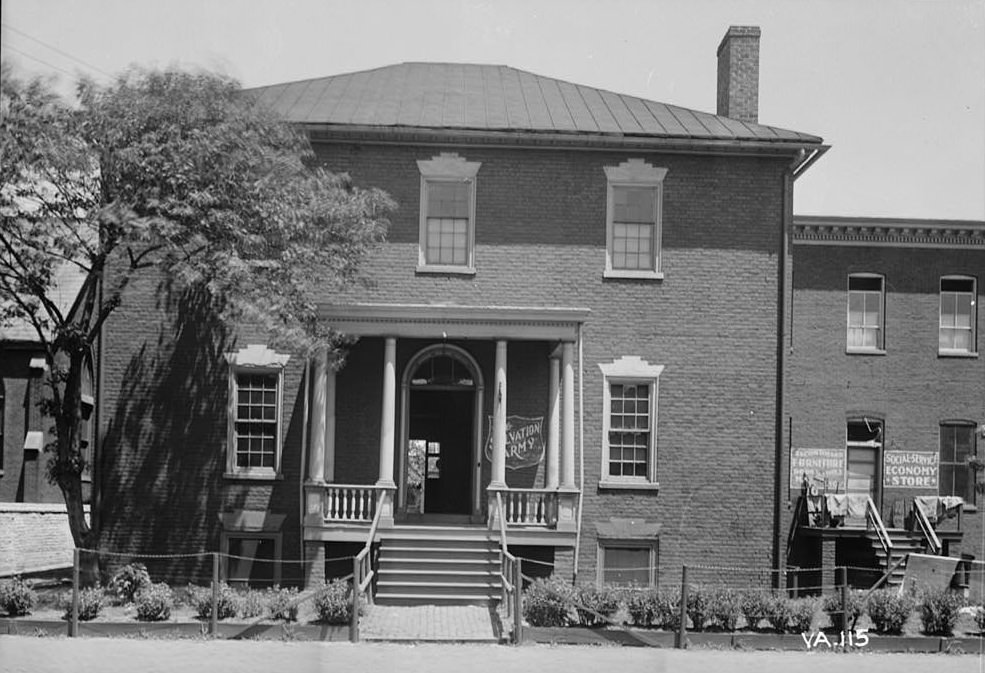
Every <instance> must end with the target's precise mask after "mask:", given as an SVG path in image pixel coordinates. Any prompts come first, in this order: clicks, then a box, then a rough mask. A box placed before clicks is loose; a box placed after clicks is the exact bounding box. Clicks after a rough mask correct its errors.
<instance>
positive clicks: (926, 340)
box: [786, 216, 985, 568]
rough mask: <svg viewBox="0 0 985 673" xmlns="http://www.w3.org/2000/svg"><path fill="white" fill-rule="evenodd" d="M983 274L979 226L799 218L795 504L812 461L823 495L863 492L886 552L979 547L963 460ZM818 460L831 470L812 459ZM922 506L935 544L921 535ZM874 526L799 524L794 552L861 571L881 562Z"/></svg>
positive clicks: (975, 498) (983, 231)
mask: <svg viewBox="0 0 985 673" xmlns="http://www.w3.org/2000/svg"><path fill="white" fill-rule="evenodd" d="M983 269H985V222H978V221H935V220H905V219H886V218H838V217H804V216H798V217H796V218H794V228H793V310H792V312H791V322H790V330H789V341H788V347H789V351H790V357H789V377H788V385H787V391H788V397H787V408H788V410H789V418H788V422H789V435H790V452H791V453H790V456H791V458H790V460H791V461H792V462H793V463H794V465H793V467H791V468H789V470H788V474H789V476H790V479H789V482H788V484H787V485H786V486H787V488H788V489H789V494H790V502H791V504H792V505H793V504H796V502H797V496H798V494H799V492H800V490H801V484H800V482H801V481H802V479H803V476H804V469H805V466H806V470H807V472H809V475H808V476H809V479H810V480H811V481H812V484H811V485H812V486H813V487H814V489H815V491H816V492H818V493H819V494H820V495H823V494H824V492H825V491H827V492H830V493H835V492H837V493H844V494H847V495H848V497H849V499H853V500H855V501H856V502H857V503H858V504H859V506H860V507H861V509H864V508H865V501H866V499H870V500H871V503H872V505H873V506H874V509H875V510H876V511H877V512H878V513H879V516H880V518H881V519H882V521H883V523H884V525H885V526H886V528H887V530H888V532H889V533H890V537H891V538H892V540H893V542H894V549H893V550H892V551H891V552H890V554H891V556H892V558H894V559H895V558H896V557H898V556H899V555H901V554H902V553H904V552H905V551H907V550H912V549H915V548H926V547H933V546H935V545H937V544H939V547H941V548H942V551H945V552H950V554H951V555H958V554H960V553H965V554H971V555H976V556H977V557H979V558H982V557H983V556H985V549H983V537H982V528H983V522H985V518H983V516H982V513H981V511H980V510H979V508H980V507H981V506H982V505H983V504H985V503H982V502H981V499H982V495H981V494H976V492H975V488H974V487H975V479H976V476H975V473H974V472H973V471H972V470H971V469H970V467H969V466H968V458H969V457H970V456H975V455H977V456H980V455H981V454H980V452H979V451H978V448H979V447H980V446H981V442H982V429H983V427H985V423H983V420H985V363H983V362H982V360H981V358H980V356H979V352H978V348H979V346H978V344H979V340H980V338H981V336H980V335H981V332H982V328H983V325H985V322H983V320H985V318H983V316H982V313H981V311H980V310H978V307H979V306H980V304H981V297H982V289H981V286H980V282H981V273H982V270H983ZM798 454H799V455H798ZM819 457H823V460H826V461H828V463H829V468H828V469H824V468H821V467H820V466H819V464H818V463H817V462H813V463H812V460H816V459H817V458H819ZM798 459H799V461H800V462H798ZM978 478H979V479H981V477H978ZM955 497H957V498H961V499H962V500H963V501H964V504H963V506H962V507H954V508H950V509H951V510H952V511H949V512H947V515H953V516H947V515H945V513H944V512H943V510H944V509H945V507H944V506H945V505H950V504H953V503H956V501H953V500H944V499H949V498H955ZM936 498H940V499H941V500H938V501H936V502H935V501H934V500H935V499H936ZM917 501H919V502H921V503H923V504H924V505H925V506H924V508H923V509H924V510H925V513H926V514H928V515H929V519H930V523H932V524H933V527H934V528H935V529H936V531H935V533H936V535H937V537H938V538H939V540H938V541H937V542H932V541H931V540H929V539H927V537H928V536H926V535H924V534H923V533H921V532H920V522H919V521H917V519H918V518H919V514H918V513H917V511H916V509H915V502H917ZM935 510H936V511H935ZM859 514H860V513H859V512H849V513H848V514H847V520H848V522H849V523H851V519H853V518H856V519H858V518H861V519H862V521H863V524H862V525H863V526H864V519H865V514H864V513H862V514H861V517H859V516H858V515H859ZM938 517H939V518H940V521H935V520H934V519H936V518H938ZM869 518H870V519H872V518H874V517H873V516H871V515H870V517H869ZM869 527H870V528H871V527H872V526H869ZM873 535H874V533H873V532H871V531H870V532H865V531H860V530H859V527H854V528H853V527H852V526H850V525H849V526H836V527H834V528H832V527H830V526H827V527H826V528H822V529H820V530H818V529H814V530H810V529H808V528H803V529H801V531H800V535H799V536H797V538H796V539H794V540H792V542H793V544H792V548H791V549H790V550H789V551H790V554H791V557H790V560H791V561H792V562H793V563H794V564H796V565H804V566H816V565H817V561H819V560H822V559H823V560H825V561H826V562H833V561H834V562H837V563H839V564H845V565H858V566H865V565H870V564H873V563H872V562H873V560H874V559H873V557H874V556H876V557H878V559H877V560H878V562H877V563H875V564H874V565H876V566H878V567H882V568H885V565H884V564H885V557H886V554H885V550H880V549H879V545H877V544H874V543H873V541H872V540H871V538H872V536H873Z"/></svg>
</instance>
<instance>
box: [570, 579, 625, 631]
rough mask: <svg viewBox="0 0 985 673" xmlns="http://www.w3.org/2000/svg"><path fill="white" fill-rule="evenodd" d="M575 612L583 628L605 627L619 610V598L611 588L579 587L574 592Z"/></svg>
mask: <svg viewBox="0 0 985 673" xmlns="http://www.w3.org/2000/svg"><path fill="white" fill-rule="evenodd" d="M573 598H574V603H575V612H576V613H577V614H578V623H579V624H581V625H582V626H604V625H605V624H607V623H608V620H607V618H608V617H611V616H612V615H614V614H615V612H616V610H618V609H619V598H618V595H617V594H616V592H615V591H614V590H613V589H612V588H611V587H594V586H590V585H586V586H581V587H578V588H577V589H576V590H575V592H574V597H573Z"/></svg>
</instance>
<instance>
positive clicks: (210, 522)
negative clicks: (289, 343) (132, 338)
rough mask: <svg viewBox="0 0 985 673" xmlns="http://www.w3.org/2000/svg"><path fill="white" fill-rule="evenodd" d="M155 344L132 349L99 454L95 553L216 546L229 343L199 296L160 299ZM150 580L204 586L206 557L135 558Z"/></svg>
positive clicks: (209, 302)
mask: <svg viewBox="0 0 985 673" xmlns="http://www.w3.org/2000/svg"><path fill="white" fill-rule="evenodd" d="M161 297H162V298H161V301H162V302H163V305H162V307H163V308H165V310H166V315H168V316H170V317H172V318H173V319H172V320H170V321H169V320H163V321H162V322H161V325H160V327H159V331H158V333H157V336H156V340H155V339H153V338H148V339H147V340H146V341H144V342H143V343H141V344H139V346H138V345H137V344H134V350H133V351H132V353H133V355H132V356H131V358H130V360H129V363H128V364H127V367H126V370H125V372H124V373H123V376H122V378H121V379H119V383H118V384H116V383H115V382H112V383H113V384H114V385H118V386H119V388H118V390H108V391H107V392H108V393H109V394H108V395H107V397H110V398H112V397H115V398H116V400H117V403H116V408H115V409H112V410H111V412H110V417H109V425H108V428H107V432H106V435H105V439H104V441H103V444H102V447H101V451H100V468H101V469H100V474H101V479H100V482H101V486H102V498H101V501H102V506H101V509H100V515H101V521H100V549H104V550H113V551H119V552H137V551H139V552H144V553H156V554H189V553H196V552H202V551H214V550H218V549H219V512H220V507H221V502H220V499H221V490H220V489H219V488H216V487H217V486H219V485H221V484H222V478H223V472H224V468H225V451H224V448H225V443H226V416H227V411H226V409H227V396H228V393H227V389H226V385H225V382H226V380H227V369H226V361H225V353H227V352H229V351H231V350H233V339H232V337H231V335H230V334H229V332H228V330H227V329H226V327H225V325H224V324H223V323H222V322H221V321H220V320H219V318H218V316H217V312H216V310H215V305H214V304H213V303H212V300H211V298H209V297H208V295H206V294H205V293H204V292H201V291H195V290H188V291H184V292H181V293H178V294H167V293H162V295H161ZM139 560H140V561H142V562H144V563H145V564H146V565H147V567H148V569H149V570H151V576H152V577H153V578H154V579H155V580H156V579H157V577H155V570H156V571H157V572H156V574H157V575H164V576H167V577H168V578H171V579H172V580H182V581H191V582H195V583H202V582H206V581H208V580H207V578H208V577H209V576H210V575H211V559H210V558H209V557H202V558H199V559H194V558H172V559H166V558H165V559H139Z"/></svg>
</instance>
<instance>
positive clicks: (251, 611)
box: [239, 589, 267, 618]
mask: <svg viewBox="0 0 985 673" xmlns="http://www.w3.org/2000/svg"><path fill="white" fill-rule="evenodd" d="M266 613H267V597H266V596H265V595H264V593H263V592H262V591H258V590H256V589H247V590H246V591H244V592H242V593H241V594H240V599H239V616H240V617H243V618H250V617H262V616H263V615H265V614H266Z"/></svg>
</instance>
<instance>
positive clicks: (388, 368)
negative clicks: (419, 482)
mask: <svg viewBox="0 0 985 673" xmlns="http://www.w3.org/2000/svg"><path fill="white" fill-rule="evenodd" d="M396 400H397V340H396V339H394V338H392V337H389V338H387V340H386V348H385V350H384V354H383V406H382V409H381V412H380V478H379V480H378V481H377V482H376V483H377V485H378V486H389V487H391V488H395V487H396V484H394V483H393V438H394V434H393V427H394V419H395V418H396Z"/></svg>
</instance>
